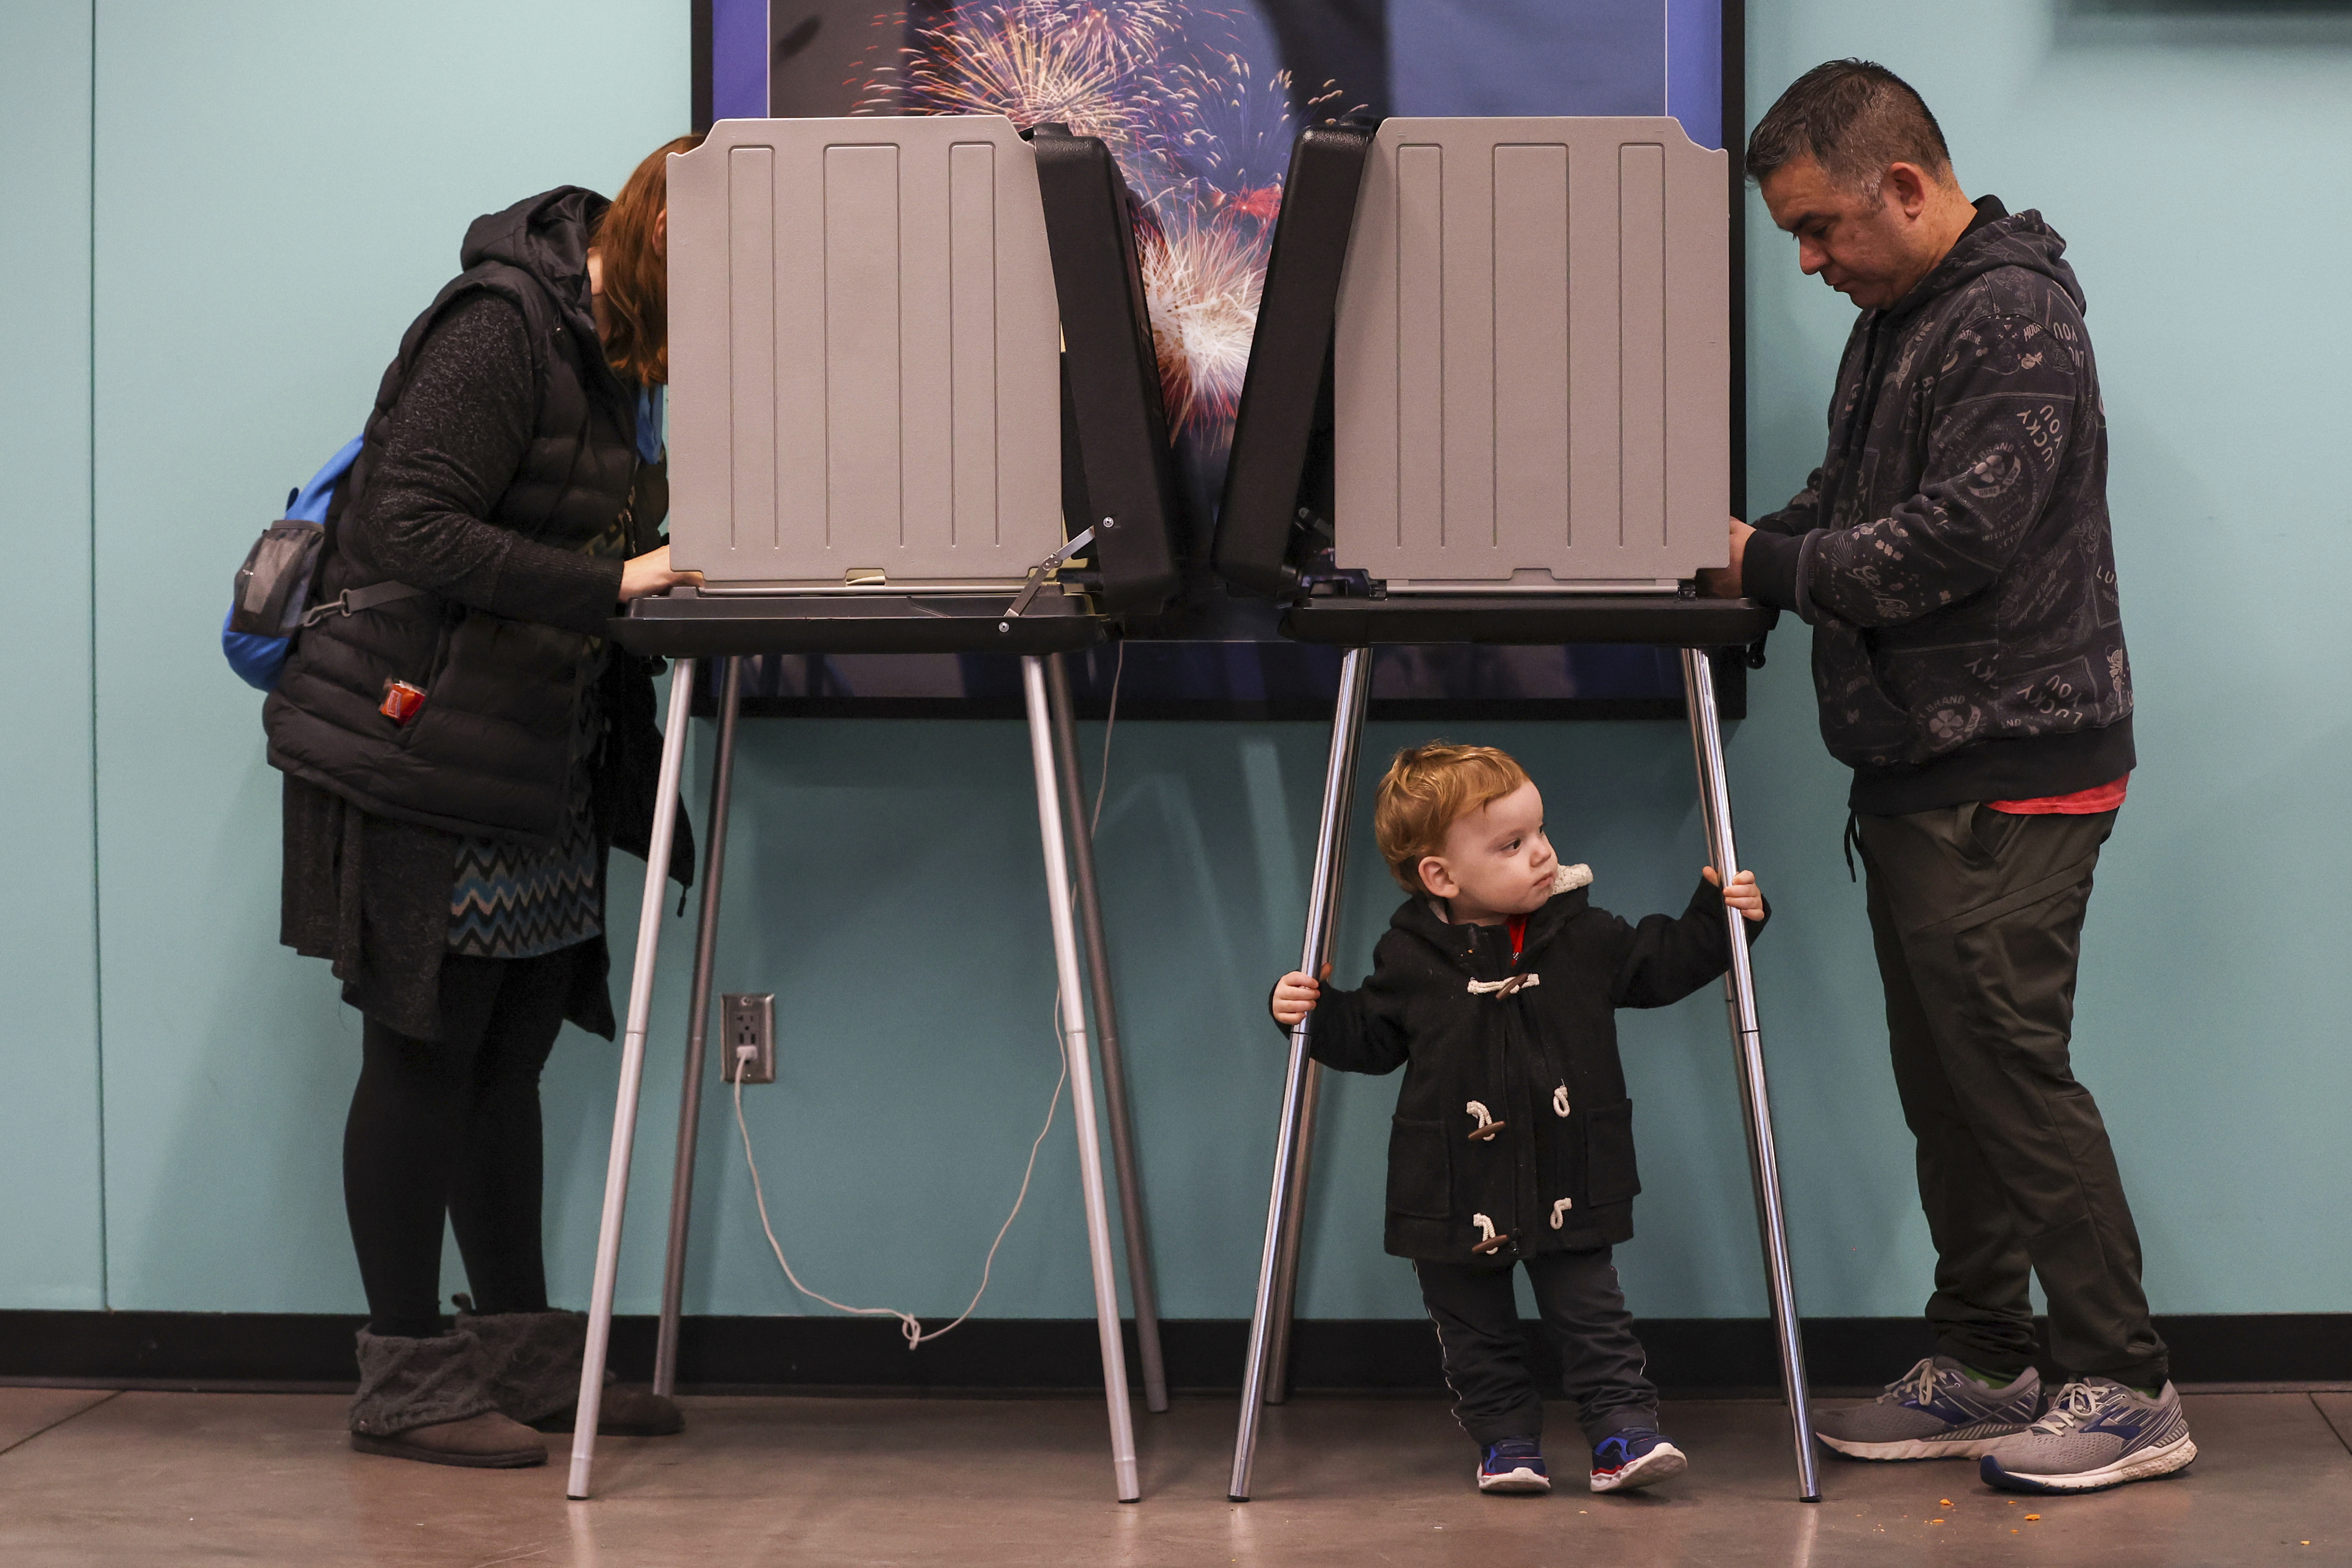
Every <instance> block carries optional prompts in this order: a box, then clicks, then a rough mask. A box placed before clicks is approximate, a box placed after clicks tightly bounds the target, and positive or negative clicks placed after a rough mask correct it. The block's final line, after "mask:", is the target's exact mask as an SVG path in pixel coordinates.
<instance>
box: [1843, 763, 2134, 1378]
mask: <svg viewBox="0 0 2352 1568" xmlns="http://www.w3.org/2000/svg"><path fill="white" fill-rule="evenodd" d="M2115 824H2116V813H2114V812H2112V811H2110V812H2105V813H2102V814H2100V815H2098V816H2015V815H2011V814H2009V813H2004V812H1998V811H1991V810H1989V809H1987V808H1985V807H1982V806H1979V805H1954V806H1945V807H1943V808H1942V809H1940V810H1936V811H1922V812H1915V813H1913V814H1911V815H1910V816H1862V817H1858V818H1856V826H1857V828H1858V829H1859V833H1860V837H1861V842H1862V853H1863V859H1864V863H1865V864H1866V866H1867V868H1868V871H1869V878H1870V928H1871V934H1872V936H1873V938H1874V940H1875V942H1876V944H1877V948H1878V973H1879V975H1880V977H1881V979H1882V980H1884V982H1885V987H1886V1032H1887V1035H1888V1037H1889V1039H1890V1041H1891V1043H1892V1045H1893V1047H1894V1052H1895V1089H1896V1090H1897V1091H1898V1092H1899V1093H1900V1094H1901V1095H1902V1098H1903V1119H1904V1121H1906V1122H1908V1123H1909V1124H1910V1128H1911V1132H1912V1135H1913V1136H1914V1137H1915V1138H1916V1140H1917V1141H1918V1166H1919V1202H1920V1205H1921V1206H1923V1207H1924V1208H1925V1209H1926V1210H1927V1234H1928V1236H1929V1237H1930V1238H1931V1239H1933V1241H1934V1242H1935V1244H1936V1292H1935V1294H1934V1295H1933V1296H1931V1297H1929V1298H1928V1300H1927V1321H1928V1322H1929V1323H1930V1324H1931V1325H1932V1326H1933V1327H1934V1329H1935V1331H1936V1339H1937V1348H1938V1349H1939V1350H1941V1351H1942V1352H1943V1353H1945V1354H1946V1355H1948V1356H1952V1357H1954V1358H1955V1359H1957V1360H1958V1361H1960V1362H1961V1363H1965V1364H1967V1365H1969V1366H1972V1367H1974V1368H1976V1369H1977V1370H1978V1371H1979V1372H1987V1373H2000V1374H2011V1375H2013V1374H2015V1373H2021V1372H2022V1371H2024V1370H2025V1369H2026V1368H2027V1367H2028V1366H2031V1365H2032V1364H2033V1340H2034V1335H2033V1305H2032V1297H2031V1296H2029V1295H2028V1294H2027V1289H2026V1287H2027V1279H2028V1277H2029V1275H2032V1274H2038V1275H2040V1276H2041V1277H2042V1289H2043V1291H2044V1292H2045V1293H2047V1295H2048V1296H2049V1299H2050V1355H2051V1359H2052V1360H2053V1361H2054V1362H2055V1363H2057V1364H2058V1366H2059V1368H2060V1369H2061V1370H2063V1371H2064V1372H2067V1373H2099V1374H2101V1375H2102V1376H2105V1377H2112V1378H2114V1379H2115V1380H2116V1381H2117V1382H2118V1383H2126V1384H2147V1385H2153V1384H2161V1383H2163V1382H2164V1380H2165V1378H2166V1376H2167V1375H2168V1373H2167V1369H2166V1360H2167V1357H2166V1352H2165V1346H2164V1342H2163V1340H2161V1339H2159V1338H2158V1336H2157V1332H2156V1329H2155V1327H2154V1325H2153V1324H2151V1323H2150V1322H2149V1321H2148V1312H2147V1294H2146V1292H2145V1291H2143V1290H2142V1289H2141V1287H2140V1255H2139V1233H2138V1232H2137V1230H2136V1229H2135V1228H2134V1227H2133V1225H2132V1215H2131V1205H2129V1204H2127V1203H2126V1202H2125V1201H2124V1184H2123V1177H2122V1175H2121V1174H2120V1173H2118V1172H2117V1171H2116V1155H2115V1150H2114V1149H2113V1148H2112V1147H2111V1146H2110V1145H2109V1143H2108V1142H2107V1128H2106V1123H2105V1121H2102V1120H2101V1119H2100V1116H2099V1108H2098V1105H2097V1104H2096V1103H2095V1101H2094V1100H2092V1099H2091V1091H2090V1090H2089V1089H2084V1087H2083V1086H2082V1084H2081V1083H2079V1082H2077V1081H2076V1079H2075V1078H2074V1066H2073V1063H2072V1060H2071V1059H2070V1054H2069V1050H2068V1047H2069V1044H2070V1042H2071V1041H2072V1039H2073V1034H2074V970H2075V960H2076V957H2077V955H2078V954H2079V953H2080V952H2081V949H2082V935H2083V914H2084V910H2085V909H2086V908H2087V907H2088V906H2089V904H2090V900H2091V871H2092V868H2094V867H2095V866H2096V865H2097V863H2098V858H2099V847H2100V846H2101V845H2103V844H2105V842H2106V838H2107V835H2108V834H2109V833H2110V832H2112V831H2113V830H2114V828H2115Z"/></svg>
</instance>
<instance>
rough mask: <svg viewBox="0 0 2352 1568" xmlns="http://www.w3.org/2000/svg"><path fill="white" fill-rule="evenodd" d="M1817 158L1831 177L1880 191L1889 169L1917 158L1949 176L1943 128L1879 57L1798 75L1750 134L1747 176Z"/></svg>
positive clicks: (1846, 186) (1844, 185)
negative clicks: (1881, 62) (1794, 162)
mask: <svg viewBox="0 0 2352 1568" xmlns="http://www.w3.org/2000/svg"><path fill="white" fill-rule="evenodd" d="M1804 157H1810V158H1811V159H1812V160H1813V162H1815V163H1819V164H1820V165H1821V166H1822V173H1823V174H1827V175H1828V176H1829V177H1830V181H1831V183H1832V184H1835V185H1837V186H1838V187H1840V188H1841V189H1843V190H1847V191H1852V192H1853V193H1855V194H1856V195H1862V194H1865V193H1874V192H1875V191H1876V190H1877V189H1878V183H1879V181H1880V180H1882V179H1883V178H1885V174H1886V171H1887V169H1888V168H1889V167H1890V166H1891V165H1893V164H1895V163H1916V164H1917V165H1918V166H1919V167H1920V168H1922V169H1924V170H1926V171H1927V173H1928V174H1931V175H1934V176H1936V177H1937V178H1939V179H1948V178H1949V177H1950V175H1951V172H1952V155H1951V153H1950V151H1949V150H1948V149H1947V148H1946V147H1945V145H1944V132H1943V128H1942V127H1941V126H1939V125H1937V123H1936V117H1935V116H1934V115H1933V114H1930V113H1929V112H1928V111H1927V103H1926V101H1925V100H1922V99H1921V98H1920V96H1919V95H1918V94H1917V93H1916V92H1915V91H1913V90H1912V88H1911V84H1910V83H1909V82H1906V81H1905V80H1904V79H1902V78H1901V77H1899V76H1896V75H1895V73H1894V72H1893V71H1891V70H1888V69H1887V68H1885V66H1883V65H1879V64H1878V63H1876V62H1875V61H1873V60H1830V61H1828V62H1826V63H1825V64H1822V65H1817V66H1815V67H1814V68H1812V69H1811V70H1809V71H1807V72H1806V73H1805V74H1804V75H1802V76H1801V77H1799V78H1798V79H1796V80H1795V81H1794V82H1792V83H1790V86H1789V90H1788V91H1786V92H1784V93H1782V94H1781V95H1780V101H1779V102H1778V103H1775V104H1774V105H1773V106H1772V107H1771V109H1770V110H1769V111H1768V112H1767V113H1766V114H1765V116H1764V118H1763V119H1762V120H1760V121H1758V122H1757V126H1756V130H1755V132H1753V133H1752V134H1750V135H1749V137H1748V178H1749V179H1751V180H1755V181H1758V182H1759V183H1761V182H1762V180H1763V179H1764V177H1765V176H1766V175H1767V174H1770V173H1772V171H1773V170H1775V169H1778V168H1780V167H1781V166H1782V165H1784V164H1786V163H1791V162H1793V161H1795V160H1796V159H1799V158H1804Z"/></svg>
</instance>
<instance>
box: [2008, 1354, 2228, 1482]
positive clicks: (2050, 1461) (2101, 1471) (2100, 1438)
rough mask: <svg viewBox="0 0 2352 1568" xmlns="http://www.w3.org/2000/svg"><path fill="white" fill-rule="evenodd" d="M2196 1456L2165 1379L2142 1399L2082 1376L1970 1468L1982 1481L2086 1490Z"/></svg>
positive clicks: (2169, 1468)
mask: <svg viewBox="0 0 2352 1568" xmlns="http://www.w3.org/2000/svg"><path fill="white" fill-rule="evenodd" d="M2196 1457H2197V1445H2196V1444H2195V1443H2194V1442H2192V1441H2191V1440H2190V1439H2189V1417H2188V1416H2186V1415H2182V1414H2181V1411H2180V1394H2179V1392H2178V1391H2177V1390H2175V1389H2174V1388H2173V1386H2172V1384H2165V1385H2164V1386H2163V1387H2162V1388H2160V1389H2158V1391H2157V1395H2156V1397H2155V1398H2153V1399H2150V1398H2149V1397H2148V1396H2147V1395H2146V1394H2135V1393H2133V1392H2132V1391H2131V1390H2130V1389H2128V1388H2126V1387H2125V1386H2124V1385H2123V1384H2120V1383H2116V1382H2114V1381H2112V1380H2111V1379H2108V1378H2104V1377H2084V1378H2078V1379H2076V1380H2075V1381H2074V1382H2073V1383H2070V1384H2067V1385H2066V1386H2065V1387H2063V1388H2062V1389H2060V1390H2059V1391H2058V1397H2057V1398H2056V1399H2055V1400H2054V1401H2053V1402H2052V1404H2051V1405H2050V1409H2049V1412H2048V1414H2046V1415H2043V1416H2042V1419H2041V1420H2039V1421H2036V1422H2035V1423H2034V1424H2033V1425H2032V1426H2030V1427H2028V1428H2027V1429H2026V1430H2025V1431H2023V1432H2021V1433H2019V1434H2018V1435H2017V1436H2014V1437H2004V1438H2002V1439H2001V1440H2000V1442H1998V1443H1995V1444H1994V1445H1993V1446H1992V1447H1991V1448H1990V1450H1989V1451H1988V1452H1987V1453H1986V1455H1985V1457H1984V1458H1983V1459H1982V1460H1981V1461H1980V1462H1979V1465H1978V1467H1977V1468H1978V1472H1979V1474H1980V1475H1982V1476H1983V1477H1984V1480H1985V1484H1986V1485H1987V1486H1993V1487H2002V1488H2005V1489H2008V1490H2010V1491H2013V1492H2087V1491H2096V1490H2098V1489H2100V1488H2101V1487H2115V1486H2121V1485H2122V1484H2123V1483H2124V1482H2126V1481H2144V1480H2147V1479H2148V1478H2149V1477H2151V1476H2163V1475H2169V1474H2171V1473H2172V1472H2173V1471H2175V1470H2177V1469H2179V1468H2182V1467H2184V1466H2186V1465H2187V1464H2188V1463H2189V1460H2191V1459H2193V1458H2196Z"/></svg>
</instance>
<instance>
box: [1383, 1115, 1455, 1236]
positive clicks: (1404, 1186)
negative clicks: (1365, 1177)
mask: <svg viewBox="0 0 2352 1568" xmlns="http://www.w3.org/2000/svg"><path fill="white" fill-rule="evenodd" d="M1452 1195H1453V1174H1452V1170H1451V1168H1450V1163H1449V1153H1448V1150H1447V1147H1446V1142H1445V1124H1444V1122H1442V1121H1415V1120H1413V1119H1412V1118H1411V1117H1405V1116H1398V1117H1393V1118H1391V1120H1390V1123H1389V1212H1390V1213H1391V1214H1401V1215H1412V1216H1413V1217H1414V1218H1416V1219H1439V1220H1442V1219H1446V1218H1449V1217H1451V1215H1452V1214H1453V1212H1454V1209H1453V1203H1452Z"/></svg>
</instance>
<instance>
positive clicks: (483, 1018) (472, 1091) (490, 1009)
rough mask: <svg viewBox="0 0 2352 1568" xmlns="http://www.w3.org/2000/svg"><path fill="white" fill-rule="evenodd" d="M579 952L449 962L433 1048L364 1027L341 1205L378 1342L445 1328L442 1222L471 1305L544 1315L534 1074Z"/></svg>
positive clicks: (549, 1044)
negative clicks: (461, 1263) (452, 1234)
mask: <svg viewBox="0 0 2352 1568" xmlns="http://www.w3.org/2000/svg"><path fill="white" fill-rule="evenodd" d="M583 951H584V946H583V947H568V948H564V949H562V951H560V952H551V953H548V954H546V955H544V956H542V957H539V958H517V959H496V958H465V957H460V956H458V955H457V954H455V953H450V954H447V955H446V956H444V957H443V959H442V960H441V1038H440V1039H438V1040H419V1039H415V1038H412V1037H409V1036H406V1035H404V1034H401V1033H400V1032H399V1031H397V1030H395V1029H390V1028H387V1027H385V1026H383V1025H382V1024H379V1023H377V1022H376V1021H375V1020H374V1019H373V1018H371V1019H369V1020H368V1021H367V1027H366V1029H365V1031H364V1033H363V1035H362V1046H361V1049H362V1061H361V1066H360V1081H359V1088H358V1089H357V1090H356V1091H355V1092H354V1093H353V1094H352V1114H351V1120H350V1121H347V1122H346V1123H345V1124H344V1127H343V1207H344V1210H345V1212H346V1213H347V1214H348V1215H350V1218H351V1225H352V1247H353V1248H354V1249H355V1250H356V1251H357V1252H358V1254H359V1263H360V1282H361V1284H362V1287H363V1288H364V1289H366V1291H367V1303H368V1316H369V1318H370V1319H371V1320H372V1321H371V1324H370V1326H371V1327H372V1328H373V1330H374V1331H376V1332H377V1333H379V1334H396V1335H401V1336H404V1337H408V1338H416V1339H422V1338H427V1337H429V1336H432V1335H435V1334H437V1333H439V1332H440V1331H441V1234H442V1231H441V1226H442V1219H443V1216H444V1215H446V1216H447V1219H448V1224H449V1226H450V1228H451V1229H453V1230H455V1231H456V1232H457V1251H458V1254H459V1256H461V1257H462V1258H464V1259H465V1261H466V1279H467V1283H468V1284H469V1285H471V1287H472V1288H473V1295H474V1305H475V1307H476V1309H477V1310H480V1311H484V1312H538V1311H544V1310H547V1265H546V1260H545V1258H543V1256H542V1255H541V1241H540V1186H541V1151H540V1121H539V1074H540V1069H541V1068H543V1067H544V1066H546V1064H547V1056H548V1053H549V1052H550V1051H551V1050H552V1049H553V1048H554V1047H555V1037H556V1033H557V1031H558V1030H560V1029H561V1028H562V1026H563V1006H564V1003H565V1001H566V1000H567V999H568V998H569V997H570V995H571V994H572V977H573V975H574V973H576V968H577V965H578V963H580V959H581V954H582V953H583Z"/></svg>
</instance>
